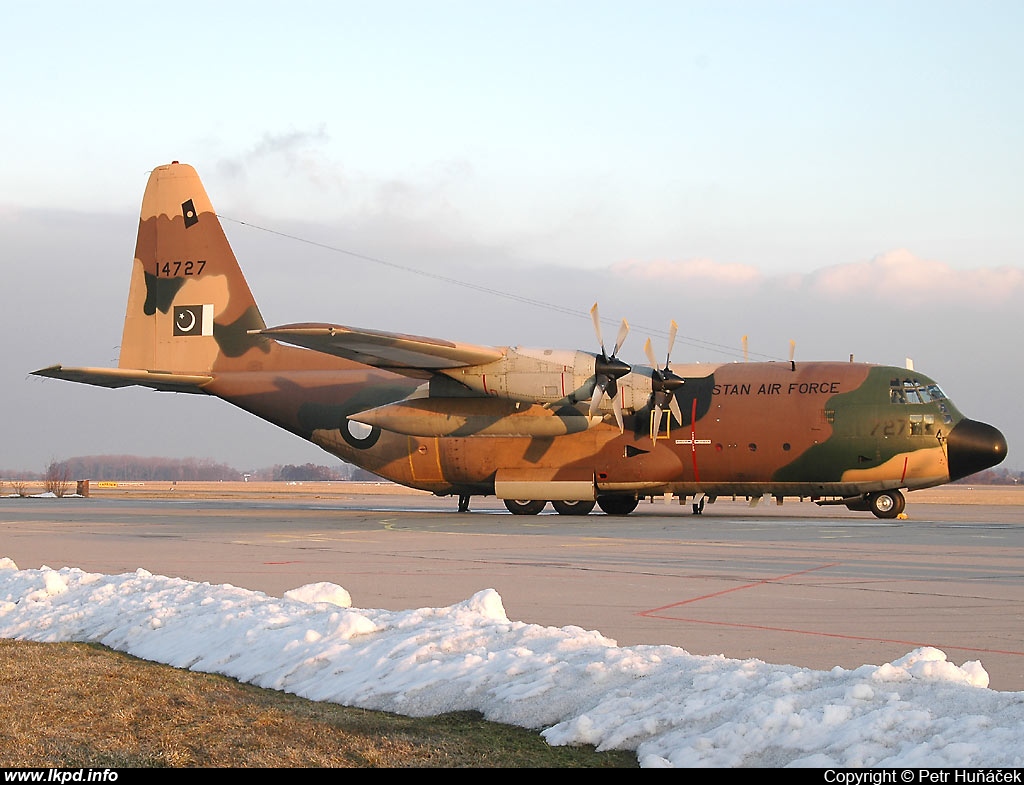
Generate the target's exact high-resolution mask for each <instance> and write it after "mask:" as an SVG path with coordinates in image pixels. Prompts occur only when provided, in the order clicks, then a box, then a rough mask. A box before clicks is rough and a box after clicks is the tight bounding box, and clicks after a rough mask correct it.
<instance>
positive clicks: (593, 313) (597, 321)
mask: <svg viewBox="0 0 1024 785" xmlns="http://www.w3.org/2000/svg"><path fill="white" fill-rule="evenodd" d="M590 318H591V319H593V320H594V333H595V334H596V335H597V342H598V343H599V344H600V345H601V354H604V353H605V352H604V338H602V337H601V315H600V314H599V313H598V312H597V303H594V307H593V308H591V309H590Z"/></svg>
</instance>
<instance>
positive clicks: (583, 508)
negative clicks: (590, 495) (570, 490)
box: [551, 500, 594, 515]
mask: <svg viewBox="0 0 1024 785" xmlns="http://www.w3.org/2000/svg"><path fill="white" fill-rule="evenodd" d="M551 506H552V507H554V508H555V512H557V513H558V514H559V515H587V514H589V513H590V511H591V510H592V509H594V502H591V501H586V500H581V501H577V502H565V501H552V502H551Z"/></svg>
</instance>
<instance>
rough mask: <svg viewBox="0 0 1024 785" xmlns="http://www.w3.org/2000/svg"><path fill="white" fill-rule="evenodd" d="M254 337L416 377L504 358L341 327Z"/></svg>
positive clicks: (484, 350) (494, 352)
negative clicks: (261, 337)
mask: <svg viewBox="0 0 1024 785" xmlns="http://www.w3.org/2000/svg"><path fill="white" fill-rule="evenodd" d="M250 334H252V335H264V336H266V337H268V338H275V339H277V340H279V341H282V342H284V343H290V344H294V345H295V346H302V347H305V348H306V349H312V350H314V351H317V352H324V353H326V354H333V355H335V356H336V357H344V358H345V359H346V360H354V361H355V362H359V363H362V364H363V365H371V366H373V367H375V368H384V369H387V370H392V371H395V372H396V373H402V374H407V375H416V376H418V375H422V373H423V372H427V373H431V372H433V371H439V370H444V369H448V368H465V367H469V366H475V365H486V364H487V363H491V362H494V361H495V360H499V359H501V357H502V350H501V349H496V348H494V347H490V346H476V345H474V344H468V343H453V342H452V341H443V340H439V339H437V338H426V337H423V336H420V335H404V334H402V333H389V332H380V331H377V330H362V329H358V328H354V327H344V326H342V325H339V324H286V325H282V326H280V327H268V328H266V329H263V330H252V331H250ZM410 372H412V373H410Z"/></svg>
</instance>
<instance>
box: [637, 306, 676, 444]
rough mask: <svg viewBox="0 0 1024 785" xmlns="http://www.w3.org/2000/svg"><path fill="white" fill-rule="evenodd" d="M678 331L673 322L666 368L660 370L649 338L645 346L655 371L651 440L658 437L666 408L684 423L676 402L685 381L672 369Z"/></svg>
mask: <svg viewBox="0 0 1024 785" xmlns="http://www.w3.org/2000/svg"><path fill="white" fill-rule="evenodd" d="M678 329H679V325H677V324H676V323H675V320H673V321H672V324H671V325H670V326H669V330H668V352H667V353H666V354H665V367H664V368H661V369H659V368H658V361H657V359H656V358H655V357H654V349H653V348H652V347H651V339H650V338H648V339H647V343H645V344H644V352H645V353H646V354H647V360H648V362H650V364H651V368H652V369H653V371H654V372H653V373H652V374H651V406H652V408H653V410H654V422H653V423H652V424H651V438H657V436H658V430H659V429H660V428H661V415H662V412H664V411H665V407H666V406H668V407H669V409H670V410H671V412H672V416H673V417H675V418H676V420H677V421H678V422H682V421H683V413H682V411H680V409H679V402H678V401H677V400H676V390H678V389H679V388H680V387H682V386H683V384H684V380H683V378H682V377H681V376H677V375H676V374H675V373H673V372H672V369H671V367H670V360H671V358H672V345H673V344H674V343H675V340H676V332H677V331H678Z"/></svg>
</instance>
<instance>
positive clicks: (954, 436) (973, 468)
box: [946, 420, 1006, 480]
mask: <svg viewBox="0 0 1024 785" xmlns="http://www.w3.org/2000/svg"><path fill="white" fill-rule="evenodd" d="M946 450H947V455H948V456H949V479H950V480H959V479H960V478H961V477H966V476H967V475H969V474H974V473H975V472H980V471H983V470H984V469H988V468H989V467H991V466H995V465H996V464H998V463H1000V462H1001V461H1002V460H1003V459H1004V458H1005V457H1006V438H1005V437H1004V436H1003V434H1002V433H1000V432H999V430H998V429H997V428H993V427H992V426H991V425H987V424H985V423H983V422H978V421H977V420H961V421H960V422H958V423H957V424H956V427H954V428H953V430H952V431H950V432H949V438H948V439H947V440H946Z"/></svg>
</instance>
